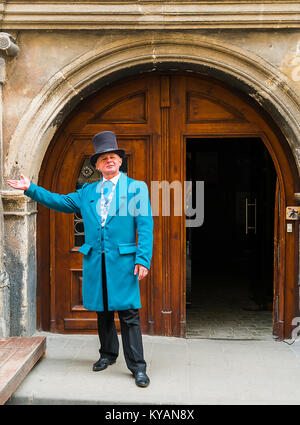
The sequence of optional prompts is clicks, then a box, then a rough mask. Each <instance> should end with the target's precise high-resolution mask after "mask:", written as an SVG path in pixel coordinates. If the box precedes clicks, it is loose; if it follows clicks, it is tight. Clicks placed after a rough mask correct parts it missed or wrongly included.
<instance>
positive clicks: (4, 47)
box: [0, 32, 19, 338]
mask: <svg viewBox="0 0 300 425" xmlns="http://www.w3.org/2000/svg"><path fill="white" fill-rule="evenodd" d="M18 50H19V49H18V46H17V45H16V44H15V43H14V39H13V38H12V37H11V35H9V34H7V33H1V32H0V192H1V193H0V338H6V337H9V336H10V335H11V317H12V315H13V313H11V312H12V310H11V279H10V276H9V273H8V272H7V267H6V263H7V259H8V256H7V249H6V248H7V244H6V232H5V222H4V214H5V213H4V208H3V200H2V196H1V194H2V192H3V188H4V181H3V175H4V169H3V135H2V105H3V102H2V91H3V85H4V84H5V60H6V59H7V58H8V57H14V56H15V55H16V54H17V53H18Z"/></svg>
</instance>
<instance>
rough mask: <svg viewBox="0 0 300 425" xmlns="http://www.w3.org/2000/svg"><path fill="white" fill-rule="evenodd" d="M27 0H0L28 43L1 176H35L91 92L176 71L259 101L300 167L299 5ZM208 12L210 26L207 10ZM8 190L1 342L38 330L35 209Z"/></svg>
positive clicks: (12, 71) (0, 281)
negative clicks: (140, 75) (132, 77)
mask: <svg viewBox="0 0 300 425" xmlns="http://www.w3.org/2000/svg"><path fill="white" fill-rule="evenodd" d="M27 3H28V2H25V1H20V2H18V4H14V2H11V1H7V2H0V5H2V6H3V8H2V11H3V12H5V13H3V16H2V24H3V25H2V28H3V30H5V31H7V32H10V33H11V34H12V35H13V36H14V37H15V39H16V43H17V44H18V46H19V48H20V51H19V54H18V55H17V56H16V57H14V58H11V59H9V60H6V77H5V84H4V88H3V133H2V135H3V149H2V150H3V152H2V153H1V151H0V154H1V155H2V162H4V170H1V174H2V175H4V176H5V178H6V177H9V178H13V177H18V176H19V174H20V173H21V172H22V173H25V174H27V175H28V176H29V177H30V178H32V179H33V180H34V181H37V179H38V173H39V169H40V165H41V162H42V159H43V156H44V154H45V151H46V149H47V146H48V144H49V143H50V141H51V138H52V137H53V135H54V134H55V132H56V131H57V128H58V127H59V125H60V124H61V123H62V122H63V120H64V118H65V117H66V116H67V115H68V113H69V112H70V111H71V110H72V109H73V108H74V107H75V106H76V104H78V103H79V102H80V101H81V100H82V99H83V98H84V97H85V96H87V95H89V94H91V93H93V92H94V91H96V90H98V89H99V88H101V87H102V86H103V85H104V84H106V83H107V82H110V81H113V79H116V78H121V77H122V76H124V75H127V74H129V73H130V72H133V73H134V72H139V71H141V70H148V71H149V70H152V71H155V70H157V69H168V68H172V69H193V70H196V71H197V70H198V71H199V72H205V73H206V74H209V75H212V76H215V77H219V78H223V79H224V80H227V82H228V84H231V85H233V86H235V87H237V88H239V89H242V90H243V91H244V92H246V93H248V94H249V95H250V96H252V97H253V98H254V99H255V100H256V101H257V102H258V103H260V104H261V105H262V106H263V108H264V109H266V110H267V112H268V113H269V114H271V115H272V116H273V118H275V119H276V121H277V122H278V123H279V125H280V127H281V128H282V130H283V132H284V134H285V136H286V138H287V140H288V142H289V144H290V146H291V148H292V152H293V154H294V157H295V160H296V162H297V164H298V167H299V169H300V142H299V141H300V130H299V124H300V112H299V111H300V109H299V104H300V24H295V22H300V20H299V19H298V21H297V19H296V18H297V16H299V17H300V8H299V5H298V3H297V2H292V1H291V2H285V5H284V2H273V3H272V4H271V3H270V2H268V3H266V4H265V6H264V5H263V4H262V3H261V2H259V4H260V6H259V9H257V8H256V9H255V5H253V4H251V2H249V4H248V6H247V5H245V4H244V6H243V5H242V6H241V4H240V3H239V2H233V3H232V2H231V6H230V4H229V3H228V2H218V1H216V2H212V3H211V2H207V7H206V9H205V7H203V2H189V1H186V2H176V1H175V2H172V4H173V9H168V8H169V6H170V4H171V2H163V1H161V2H152V1H141V2H134V1H129V2H126V4H127V9H124V10H123V9H122V13H121V9H120V8H123V7H124V5H119V9H116V8H115V4H114V5H113V4H111V5H110V2H108V1H105V2H102V3H103V4H105V7H104V6H103V5H102V6H103V8H102V9H101V11H100V9H99V8H98V9H97V10H96V9H93V7H94V6H95V5H94V6H93V5H91V4H89V5H88V4H86V5H85V9H84V10H85V11H86V15H85V14H84V13H82V10H83V9H82V7H83V6H84V3H85V2H79V1H75V2H70V4H69V6H70V8H71V9H70V8H69V9H68V7H69V6H68V5H67V6H66V4H64V9H62V8H60V6H61V5H58V6H54V5H52V4H51V2H45V4H44V6H43V5H40V6H38V4H37V3H35V2H31V3H32V4H31V5H29V4H27ZM58 3H59V2H58ZM168 3H169V5H168ZM198 3H199V4H198ZM253 3H255V2H253ZM192 5H194V6H193V7H194V8H196V9H191V7H192ZM214 5H215V6H214ZM272 5H273V6H272ZM138 6H139V7H140V9H139V8H138ZM163 6H165V8H163ZM271 6H272V7H273V9H272V7H271ZM47 7H48V9H47ZM53 7H54V8H57V10H58V14H57V16H56V18H55V17H54V16H55V15H53V13H51V10H52V9H53ZM95 7H97V5H96V6H95ZM183 7H186V9H183ZM197 7H198V9H197ZM212 7H215V8H214V9H213V11H214V21H210V20H209V19H210V18H209V16H211V15H209V13H208V12H207V10H208V9H207V8H212ZM222 7H223V9H222ZM247 7H248V9H247ZM276 7H277V9H276ZM5 8H6V9H5ZM22 8H23V9H22ZM26 8H27V9H26ZM34 8H35V9H34ZM36 8H38V9H36ZM109 8H113V10H112V9H109ZM141 8H142V9H141ZM228 8H229V9H228ZM238 8H240V9H238ZM278 8H279V9H278ZM92 9H93V10H92ZM225 9H226V13H224V11H225ZM53 10H54V9H53ZM118 10H119V12H118ZM25 11H26V13H25ZM109 11H111V13H109ZM222 11H223V12H222ZM228 11H231V13H232V16H231V18H230V19H229V15H228V13H229V12H228ZM79 12H80V13H79ZM96 12H97V13H96ZM112 12H113V13H112ZM89 13H90V15H89ZM118 13H119V19H118ZM197 13H198V15H197ZM86 16H89V19H88V18H87V17H86ZM172 16H173V18H172ZM197 16H198V19H197ZM250 16H252V20H250V18H249V17H250ZM125 17H126V24H125V23H124V22H125V20H124V19H125ZM201 19H202V20H201ZM122 20H124V21H123V24H121V21H122ZM6 59H7V58H6ZM121 65H122V66H121ZM110 69H113V71H114V73H112V72H110ZM1 189H2V190H1V194H2V200H3V201H2V202H3V206H4V215H3V212H1V208H0V240H1V244H0V245H1V246H0V337H1V332H2V334H8V333H9V334H11V335H30V334H32V333H33V332H34V330H35V316H36V295H35V291H36V255H35V244H36V242H35V219H36V206H35V204H34V203H33V202H31V201H29V200H28V199H27V198H26V197H24V196H23V195H22V193H17V192H14V191H11V190H9V187H8V186H7V185H5V183H2V187H1ZM0 206H1V204H0ZM8 306H10V308H8Z"/></svg>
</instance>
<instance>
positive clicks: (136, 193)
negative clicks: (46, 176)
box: [24, 172, 153, 311]
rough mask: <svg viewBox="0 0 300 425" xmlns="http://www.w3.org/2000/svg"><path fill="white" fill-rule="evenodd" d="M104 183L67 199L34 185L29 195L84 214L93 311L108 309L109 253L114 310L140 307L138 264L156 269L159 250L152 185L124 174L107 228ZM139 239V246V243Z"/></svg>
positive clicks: (87, 301) (85, 289) (86, 293)
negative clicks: (155, 242)
mask: <svg viewBox="0 0 300 425" xmlns="http://www.w3.org/2000/svg"><path fill="white" fill-rule="evenodd" d="M101 183H102V180H101V181H100V182H95V183H91V184H88V183H86V184H84V185H83V186H82V187H81V188H80V189H79V190H77V191H76V192H73V193H69V194H67V195H60V194H57V193H52V192H50V191H48V190H46V189H44V188H42V187H40V186H37V185H36V184H34V183H32V182H31V183H30V187H29V188H28V190H26V191H24V194H25V195H27V196H29V197H30V198H32V199H33V200H35V201H37V202H39V203H41V204H43V205H45V206H46V207H48V208H51V209H53V210H56V211H60V212H64V213H74V212H80V213H81V215H82V218H83V224H84V232H85V243H84V245H82V246H81V247H80V248H79V252H81V253H82V254H83V280H82V296H83V306H84V307H85V308H86V309H88V310H93V311H103V309H104V307H103V296H102V263H101V262H102V255H101V253H102V252H103V251H104V252H105V266H106V278H107V298H108V310H111V311H114V310H116V311H117V310H127V309H132V308H140V307H141V300H140V289H139V281H138V278H137V275H134V267H135V264H141V265H143V266H145V267H147V269H149V268H150V264H151V257H152V247H153V218H152V213H151V206H150V201H149V193H148V188H147V185H146V183H144V182H141V181H138V180H134V179H131V178H129V177H127V176H126V175H125V174H124V173H122V172H121V175H120V178H119V180H118V182H117V185H116V188H115V191H114V194H113V197H112V201H111V204H110V207H109V211H108V216H107V219H106V222H105V226H104V227H103V228H102V227H101V216H100V196H101V194H100V190H101ZM136 239H137V244H136Z"/></svg>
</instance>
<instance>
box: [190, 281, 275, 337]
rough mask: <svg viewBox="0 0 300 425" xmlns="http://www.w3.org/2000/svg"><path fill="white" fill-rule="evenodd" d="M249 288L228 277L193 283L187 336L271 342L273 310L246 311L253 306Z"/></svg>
mask: <svg viewBox="0 0 300 425" xmlns="http://www.w3.org/2000/svg"><path fill="white" fill-rule="evenodd" d="M198 279H201V278H198ZM248 287H249V283H248V282H247V281H245V278H244V280H239V278H238V276H234V275H233V276H232V275H231V276H230V275H229V274H224V275H220V276H217V275H215V276H213V277H210V276H208V277H206V278H205V276H204V278H202V280H201V281H199V282H197V281H194V288H193V291H192V297H191V305H190V306H189V307H188V308H187V312H186V316H187V328H186V337H187V338H225V339H263V340H272V339H273V337H272V311H267V310H264V311H247V308H249V307H256V304H254V303H253V302H252V301H251V300H250V298H249V291H248Z"/></svg>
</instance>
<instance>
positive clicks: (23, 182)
mask: <svg viewBox="0 0 300 425" xmlns="http://www.w3.org/2000/svg"><path fill="white" fill-rule="evenodd" d="M6 183H7V184H8V185H9V186H11V187H13V188H14V189H19V190H27V189H28V188H29V186H30V180H29V178H28V177H25V176H24V174H21V179H20V180H6Z"/></svg>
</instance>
